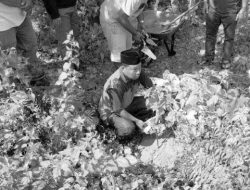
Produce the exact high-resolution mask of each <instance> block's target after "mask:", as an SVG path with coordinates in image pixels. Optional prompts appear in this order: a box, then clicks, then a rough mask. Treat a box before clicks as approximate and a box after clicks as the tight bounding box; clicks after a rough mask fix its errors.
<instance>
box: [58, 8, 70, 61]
mask: <svg viewBox="0 0 250 190" xmlns="http://www.w3.org/2000/svg"><path fill="white" fill-rule="evenodd" d="M59 14H60V17H61V24H60V25H59V26H58V27H57V28H56V39H57V40H58V52H59V53H60V54H61V55H62V56H63V57H64V56H65V53H66V47H65V45H64V44H63V42H64V41H65V40H66V39H67V34H68V33H69V31H70V30H71V23H70V14H71V10H70V9H68V8H65V9H59Z"/></svg>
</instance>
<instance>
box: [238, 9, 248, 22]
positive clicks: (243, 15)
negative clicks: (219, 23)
mask: <svg viewBox="0 0 250 190" xmlns="http://www.w3.org/2000/svg"><path fill="white" fill-rule="evenodd" d="M247 16H248V15H247V9H246V8H242V9H241V10H240V11H239V13H238V14H237V16H236V21H238V22H241V21H246V20H247Z"/></svg>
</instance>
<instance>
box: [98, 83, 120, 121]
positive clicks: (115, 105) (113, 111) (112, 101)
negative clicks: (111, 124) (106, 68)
mask: <svg viewBox="0 0 250 190" xmlns="http://www.w3.org/2000/svg"><path fill="white" fill-rule="evenodd" d="M122 110H123V108H122V102H121V92H119V91H118V90H117V89H114V88H109V89H107V90H106V92H104V93H103V97H102V101H101V108H100V111H101V115H102V119H103V120H108V121H109V120H110V119H111V118H112V117H113V116H114V115H118V116H119V115H120V113H121V111H122Z"/></svg>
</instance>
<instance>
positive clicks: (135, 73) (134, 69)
mask: <svg viewBox="0 0 250 190" xmlns="http://www.w3.org/2000/svg"><path fill="white" fill-rule="evenodd" d="M124 73H125V75H126V76H127V77H128V78H130V79H132V80H136V79H138V78H139V77H140V74H141V63H139V64H137V65H128V66H126V67H125V68H124Z"/></svg>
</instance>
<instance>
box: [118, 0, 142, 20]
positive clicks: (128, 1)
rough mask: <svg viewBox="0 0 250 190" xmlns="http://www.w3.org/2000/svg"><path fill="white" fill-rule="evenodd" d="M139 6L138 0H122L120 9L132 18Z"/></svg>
mask: <svg viewBox="0 0 250 190" xmlns="http://www.w3.org/2000/svg"><path fill="white" fill-rule="evenodd" d="M140 4H141V2H140V0H124V1H123V3H122V4H121V9H122V10H123V12H124V13H125V14H126V15H128V16H132V15H133V14H134V13H135V12H136V11H137V10H138V9H139V7H140Z"/></svg>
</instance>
